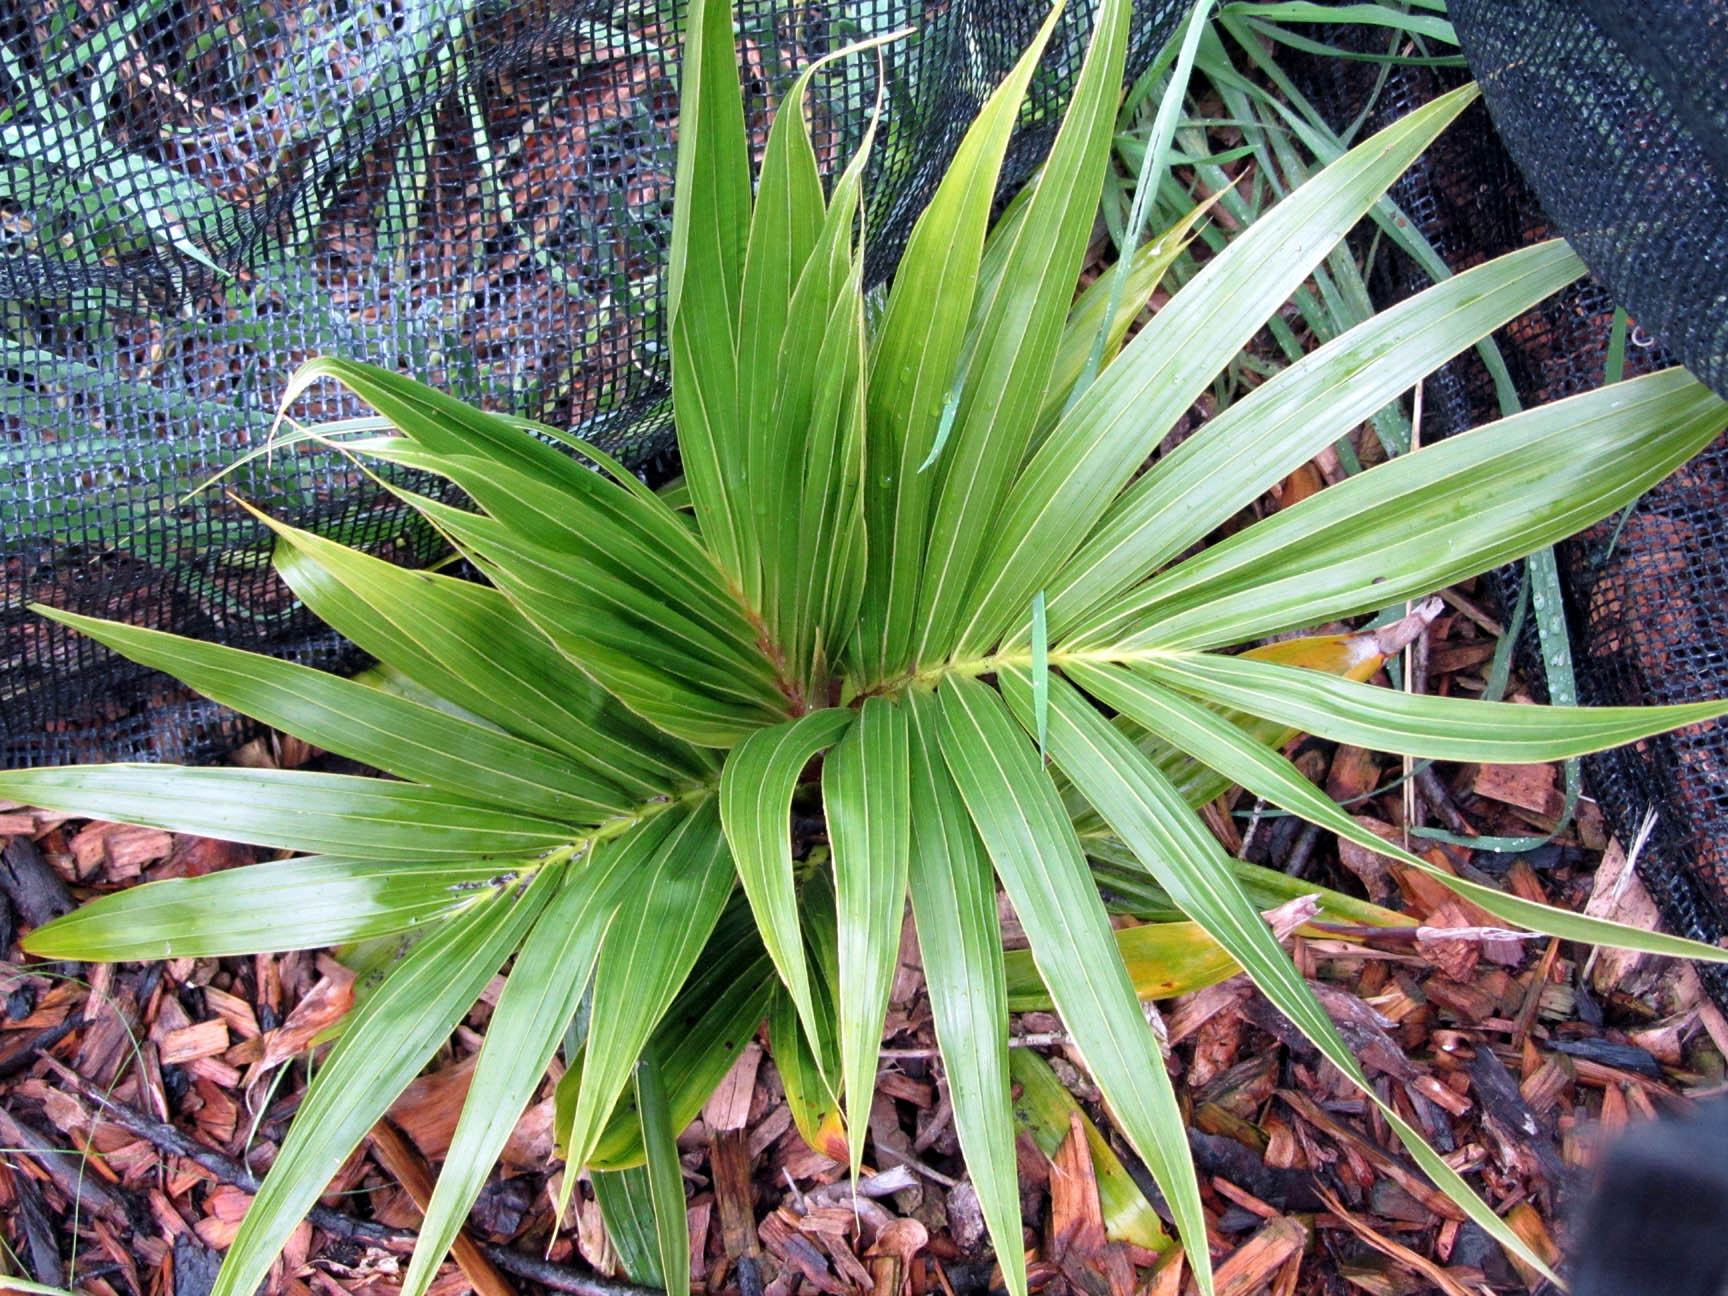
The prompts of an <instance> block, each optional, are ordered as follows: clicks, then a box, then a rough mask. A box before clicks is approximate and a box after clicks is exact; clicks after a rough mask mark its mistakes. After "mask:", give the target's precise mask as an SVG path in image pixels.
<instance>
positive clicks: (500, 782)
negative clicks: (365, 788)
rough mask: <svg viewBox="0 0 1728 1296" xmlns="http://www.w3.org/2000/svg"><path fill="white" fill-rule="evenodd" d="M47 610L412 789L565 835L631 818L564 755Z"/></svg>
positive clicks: (225, 651)
mask: <svg viewBox="0 0 1728 1296" xmlns="http://www.w3.org/2000/svg"><path fill="white" fill-rule="evenodd" d="M37 610H38V611H40V612H41V613H42V615H43V616H46V617H48V618H50V619H51V620H54V621H58V622H60V623H61V624H63V625H68V626H71V627H73V628H74V629H76V630H81V631H83V632H84V633H85V634H87V635H89V636H90V637H91V638H92V639H95V640H96V641H97V642H98V643H102V644H106V645H107V646H108V647H110V648H112V649H114V651H116V652H118V653H121V654H123V655H124V656H126V657H129V658H130V659H131V660H133V661H135V662H139V663H141V664H142V665H145V666H150V667H153V668H154V669H156V670H160V671H167V672H169V673H170V674H172V675H174V676H175V677H176V678H178V679H179V680H181V681H182V682H183V683H185V684H188V685H190V686H191V687H193V688H195V689H197V690H198V691H199V692H200V693H202V694H203V695H204V696H205V697H207V698H210V699H211V700H212V701H215V702H220V703H221V704H222V705H223V706H229V707H233V708H234V709H235V710H236V711H239V712H241V713H242V714H244V715H249V716H251V717H252V718H253V719H254V720H261V721H263V722H264V723H265V724H267V725H270V726H272V727H274V728H277V729H281V730H284V731H286V732H288V733H291V734H294V735H295V736H296V737H299V738H303V739H305V740H306V741H307V742H309V743H311V744H312V745H313V746H315V747H322V748H324V749H326V750H327V751H333V752H336V753H338V754H339V755H342V756H347V757H349V758H350V759H352V760H357V761H359V762H360V763H361V764H362V765H372V766H376V767H377V768H379V769H382V770H384V771H385V772H387V773H390V774H394V775H396V776H397V777H398V778H403V779H407V780H409V781H410V782H414V783H425V784H428V785H429V786H432V787H436V788H442V789H444V790H445V791H448V792H453V793H456V794H457V795H458V796H461V797H464V798H467V799H471V800H474V801H478V802H484V803H487V804H490V805H495V806H504V807H510V808H513V809H518V810H522V811H524V812H526V813H528V814H533V815H539V816H543V817H544V818H547V819H552V820H556V821H557V822H559V823H570V824H583V825H593V824H598V823H600V822H601V821H602V820H605V819H608V818H611V817H612V816H614V815H618V814H623V813H625V812H627V811H628V810H629V809H630V806H631V801H632V798H631V797H630V796H629V795H628V794H627V793H625V792H624V791H623V789H621V788H619V787H616V786H615V785H613V784H611V783H609V782H607V781H605V780H603V779H600V778H597V777H595V776H594V775H592V774H590V773H588V772H586V771H584V770H582V769H580V768H578V767H576V766H575V765H573V764H572V763H571V762H570V761H568V760H566V759H565V758H563V757H562V756H560V755H558V754H557V753H555V752H549V751H547V750H546V749H545V748H543V747H539V746H536V745H534V744H533V743H529V742H525V741H523V740H522V739H520V738H514V737H512V736H511V735H509V734H507V733H502V732H500V731H499V730H497V729H494V728H492V727H490V726H488V725H482V724H474V723H471V722H469V721H465V720H461V719H458V718H457V717H455V716H452V715H449V714H447V713H446V712H443V711H440V710H438V709H436V708H434V707H429V706H422V705H421V704H420V703H418V702H412V701H409V700H407V699H405V698H400V697H396V696H393V695H392V694H390V693H386V692H384V691H383V690H381V689H376V688H372V687H369V686H368V685H365V684H360V683H356V682H355V681H353V680H348V679H343V678H341V677H340V676H337V675H331V674H329V673H327V672H325V671H320V670H313V669H312V668H311V667H309V666H299V665H296V664H294V663H292V662H285V661H281V660H278V659H277V658H274V657H267V656H265V655H264V654H262V653H251V652H244V651H242V650H240V649H238V648H228V647H224V646H222V645H221V644H212V643H205V642H202V641H200V640H197V639H188V638H186V637H184V636H182V635H173V634H166V633H164V632H162V631H160V630H147V629H144V628H142V627H139V626H129V625H123V624H121V623H120V622H115V621H102V620H98V619H97V618H95V617H86V616H79V615H77V614H76V613H72V612H60V611H57V610H56V609H53V608H42V607H38V608H37Z"/></svg>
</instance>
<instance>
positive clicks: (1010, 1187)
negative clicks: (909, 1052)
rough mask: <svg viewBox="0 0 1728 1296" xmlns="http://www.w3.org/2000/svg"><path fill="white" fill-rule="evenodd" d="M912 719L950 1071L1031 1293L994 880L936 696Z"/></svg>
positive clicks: (931, 957)
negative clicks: (947, 757)
mask: <svg viewBox="0 0 1728 1296" xmlns="http://www.w3.org/2000/svg"><path fill="white" fill-rule="evenodd" d="M906 705H907V708H908V710H909V712H910V719H911V723H912V733H911V744H912V746H911V754H912V863H911V873H910V878H909V881H910V883H911V889H912V913H913V917H914V918H915V919H916V921H917V924H918V950H919V954H920V956H921V957H922V959H923V962H924V981H925V985H926V986H927V987H928V989H929V992H930V1009H931V1014H932V1015H933V1016H934V1018H935V1025H936V1043H937V1044H938V1046H939V1047H940V1048H941V1050H942V1073H943V1075H944V1076H946V1077H947V1080H948V1095H949V1098H950V1100H951V1101H952V1102H953V1104H954V1130H955V1133H957V1134H958V1135H959V1136H960V1150H961V1151H962V1152H963V1153H964V1154H965V1157H966V1171H967V1174H968V1175H969V1176H970V1177H971V1179H972V1185H973V1187H974V1188H975V1189H976V1190H977V1193H978V1205H979V1208H980V1210H981V1211H982V1212H983V1215H984V1222H985V1224H986V1225H987V1226H988V1227H989V1230H990V1240H991V1241H992V1242H993V1243H995V1246H996V1256H997V1259H998V1261H999V1262H1000V1263H1001V1265H1002V1279H1003V1282H1004V1284H1005V1285H1006V1286H1007V1288H1008V1290H1009V1292H1010V1293H1011V1294H1012V1296H1025V1292H1026V1259H1025V1252H1024V1248H1023V1247H1022V1246H1021V1245H1020V1243H1021V1236H1020V1179H1019V1169H1018V1166H1017V1164H1016V1162H1015V1159H1014V1114H1013V1111H1012V1108H1011V1106H1010V1103H1009V1097H1008V1002H1007V989H1006V980H1005V973H1004V968H1003V958H1002V930H1001V924H1000V922H999V921H998V920H997V916H996V884H995V879H994V877H993V876H992V874H991V872H990V861H989V860H988V859H986V858H985V855H984V845H983V843H982V842H980V841H979V840H978V832H977V830H976V829H975V828H973V827H972V820H971V818H970V817H969V816H968V815H967V813H966V803H965V802H964V801H963V800H961V797H960V792H959V790H958V789H957V788H956V787H955V786H954V779H953V777H952V776H951V775H950V774H949V773H948V766H947V765H946V764H945V763H944V762H943V760H942V752H941V749H940V747H939V746H938V744H939V742H940V738H939V732H940V725H941V717H940V715H939V714H938V710H937V704H936V700H935V698H934V697H932V696H931V695H929V694H917V695H914V696H913V697H911V698H909V699H907V703H906Z"/></svg>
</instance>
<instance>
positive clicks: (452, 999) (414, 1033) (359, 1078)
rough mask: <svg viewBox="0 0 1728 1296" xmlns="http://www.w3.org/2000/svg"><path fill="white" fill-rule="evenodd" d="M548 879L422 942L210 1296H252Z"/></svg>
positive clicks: (354, 1026) (349, 1033) (270, 1179)
mask: <svg viewBox="0 0 1728 1296" xmlns="http://www.w3.org/2000/svg"><path fill="white" fill-rule="evenodd" d="M556 876H557V873H556V870H551V869H548V870H543V871H542V872H541V873H540V874H539V875H538V876H536V877H535V879H534V880H533V881H532V882H531V883H529V885H528V889H527V890H526V891H525V892H524V893H523V894H522V895H521V896H520V897H519V898H516V899H511V900H503V899H501V900H497V901H494V902H493V903H491V904H488V905H483V906H479V907H476V908H474V909H471V910H469V911H468V912H466V913H464V914H461V915H459V916H457V917H456V918H454V919H452V920H451V921H449V922H447V923H443V924H440V926H439V927H438V929H437V930H436V931H435V932H433V933H432V934H431V935H430V936H428V937H427V938H426V939H425V940H423V941H421V942H419V943H418V944H417V945H415V946H414V948H413V949H412V950H410V951H409V952H408V956H407V957H406V958H404V959H403V960H402V962H401V963H399V964H398V965H397V966H396V967H395V968H393V969H392V970H391V972H390V974H389V975H388V976H387V977H386V978H385V980H384V982H383V984H381V985H380V986H379V987H378V988H377V989H376V990H374V991H373V992H372V993H371V994H370V995H369V996H367V998H366V999H365V1000H364V1001H363V1002H362V1004H361V1006H360V1007H359V1009H358V1010H357V1011H356V1012H355V1014H354V1017H353V1020H352V1021H351V1022H350V1023H349V1025H348V1028H347V1029H346V1030H345V1031H344V1032H343V1033H342V1038H341V1039H340V1040H338V1041H337V1042H336V1047H335V1048H334V1049H332V1050H331V1053H330V1056H329V1058H328V1059H327V1060H326V1061H325V1063H324V1065H323V1067H321V1068H320V1069H319V1071H318V1074H317V1075H316V1076H314V1077H313V1079H312V1084H311V1085H310V1087H308V1089H307V1090H306V1095H305V1097H304V1098H303V1099H302V1100H301V1103H300V1110H299V1111H298V1112H297V1113H296V1114H295V1119H294V1123H293V1124H292V1125H291V1126H289V1128H288V1136H287V1138H285V1139H284V1140H283V1141H282V1148H281V1151H279V1152H278V1153H277V1154H276V1160H275V1162H274V1163H272V1165H271V1167H270V1173H269V1174H268V1175H266V1176H265V1179H264V1182H263V1184H262V1185H260V1187H259V1189H258V1193H257V1195H256V1196H255V1197H253V1199H252V1204H251V1206H250V1207H248V1208H247V1211H246V1216H245V1218H244V1219H242V1220H241V1221H240V1230H239V1232H238V1233H236V1234H235V1237H234V1241H233V1243H232V1244H231V1245H230V1246H229V1248H228V1254H227V1255H226V1256H225V1257H224V1259H223V1262H222V1269H221V1272H220V1273H218V1274H217V1276H216V1285H215V1287H214V1288H213V1296H252V1293H253V1292H255V1291H257V1289H258V1285H259V1284H260V1283H261V1282H263V1281H264V1277H265V1275H266V1274H267V1273H268V1272H269V1269H270V1265H271V1264H272V1263H273V1262H274V1261H275V1259H276V1256H277V1253H278V1252H280V1251H281V1249H282V1247H283V1245H284V1244H285V1243H286V1242H287V1241H288V1235H289V1234H290V1233H292V1232H293V1231H294V1229H295V1227H296V1226H297V1225H298V1224H299V1223H300V1221H301V1220H302V1219H304V1218H305V1217H306V1212H307V1211H309V1210H311V1209H312V1207H313V1206H314V1205H315V1204H316V1203H317V1201H318V1198H319V1196H320V1195H321V1194H322V1193H323V1192H324V1190H325V1188H326V1187H328V1186H329V1183H330V1179H331V1177H332V1176H333V1175H334V1174H335V1173H336V1171H337V1170H338V1169H339V1168H340V1167H341V1165H342V1162H343V1161H344V1160H345V1159H346V1158H347V1156H348V1154H349V1153H350V1152H351V1151H353V1149H354V1148H355V1146H356V1145H357V1144H358V1143H359V1142H360V1140H361V1139H362V1138H364V1137H365V1136H366V1131H367V1130H369V1129H371V1128H372V1126H373V1124H374V1123H376V1122H377V1120H378V1118H379V1117H381V1116H382V1115H383V1114H384V1113H385V1111H386V1110H388V1108H389V1106H390V1104H391V1103H392V1102H394V1101H395V1100H396V1097H397V1095H398V1094H400V1093H401V1092H402V1090H403V1089H404V1088H405V1087H406V1086H407V1084H408V1082H409V1081H410V1080H412V1079H413V1078H414V1076H415V1075H416V1074H417V1073H418V1072H419V1070H420V1068H421V1067H423V1066H425V1065H426V1062H427V1060H428V1059H429V1058H431V1056H432V1054H433V1053H434V1052H436V1051H437V1050H438V1048H439V1046H440V1045H442V1044H443V1043H444V1041H445V1040H446V1039H448V1038H449V1036H450V1032H451V1031H452V1030H453V1029H454V1028H455V1026H456V1023H457V1022H459V1021H461V1020H462V1018H463V1016H464V1015H465V1014H466V1013H467V1012H468V1010H469V1009H470V1008H471V1007H473V1005H474V1001H475V1000H476V999H478V998H479V997H480V992H481V991H482V990H484V989H485V988H486V983H487V982H489V981H490V980H491V979H492V977H493V975H494V974H495V973H496V972H497V971H498V969H499V967H500V966H501V965H502V964H503V962H504V960H505V959H506V958H508V957H509V956H510V954H511V953H512V952H513V951H514V950H515V949H516V947H517V945H518V944H520V942H521V940H522V937H523V935H524V934H525V933H526V932H527V930H528V927H529V925H530V924H531V923H532V922H533V921H534V920H535V918H537V917H538V916H539V914H540V911H541V910H542V909H543V908H544V907H545V904H546V902H547V901H548V900H549V899H550V898H551V895H552V892H553V890H554V889H555V886H556Z"/></svg>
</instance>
